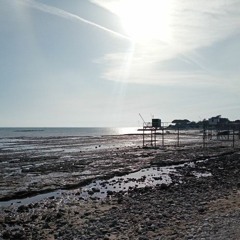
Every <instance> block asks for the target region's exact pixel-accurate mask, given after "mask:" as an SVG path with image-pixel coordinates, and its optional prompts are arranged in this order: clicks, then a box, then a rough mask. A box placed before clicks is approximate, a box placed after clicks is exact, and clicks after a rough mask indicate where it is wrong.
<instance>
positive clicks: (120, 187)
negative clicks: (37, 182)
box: [0, 163, 212, 207]
mask: <svg viewBox="0 0 240 240" xmlns="http://www.w3.org/2000/svg"><path fill="white" fill-rule="evenodd" d="M189 164H190V165H191V164H192V163H189ZM181 166H183V165H181ZM178 167H179V166H168V167H149V168H145V169H142V170H140V171H137V172H134V173H130V174H127V175H125V176H121V177H113V178H111V179H109V180H96V181H94V182H92V183H91V184H89V185H86V186H85V187H83V188H82V189H75V190H57V191H54V192H50V193H44V194H39V195H37V196H34V197H29V198H24V199H17V200H10V201H4V202H0V207H7V206H10V205H14V206H20V205H27V204H30V203H36V202H39V201H41V200H44V199H48V198H64V199H65V200H67V199H71V198H72V197H77V198H82V199H88V198H91V199H103V198H106V197H107V196H108V195H111V194H112V193H113V192H121V191H122V192H127V191H129V190H132V189H134V188H144V187H147V186H151V187H154V186H157V185H161V184H166V185H169V184H171V183H172V179H171V176H172V175H175V176H181V175H180V174H179V173H178V172H177V168H178ZM193 175H194V176H196V177H197V178H200V177H209V176H212V174H211V173H210V172H205V173H199V172H196V171H193ZM179 183H181V180H180V181H179Z"/></svg>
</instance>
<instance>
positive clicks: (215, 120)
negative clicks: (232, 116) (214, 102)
mask: <svg viewBox="0 0 240 240" xmlns="http://www.w3.org/2000/svg"><path fill="white" fill-rule="evenodd" d="M229 123H230V121H229V119H228V118H222V117H221V115H218V116H216V117H211V118H209V119H208V125H209V126H217V127H224V126H226V125H228V124H229Z"/></svg>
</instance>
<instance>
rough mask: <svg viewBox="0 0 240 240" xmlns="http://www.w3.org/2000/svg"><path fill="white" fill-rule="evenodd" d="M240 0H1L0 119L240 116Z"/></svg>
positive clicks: (61, 123) (85, 123) (78, 123)
mask: <svg viewBox="0 0 240 240" xmlns="http://www.w3.org/2000/svg"><path fill="white" fill-rule="evenodd" d="M239 52H240V1H239V0H211V1H209V0H201V1H199V0H181V1H179V0H68V1H66V0H11V1H9V0H0V127H127V126H141V125H142V119H141V118H140V116H139V113H140V114H141V116H142V117H143V118H144V120H145V121H146V122H148V121H151V119H152V118H160V119H161V120H162V121H163V122H171V121H172V120H174V119H189V120H191V121H200V120H202V119H204V118H206V119H208V118H210V117H212V116H216V115H222V117H227V118H229V119H230V120H236V119H240V91H239V90H240V80H239V77H240V67H239Z"/></svg>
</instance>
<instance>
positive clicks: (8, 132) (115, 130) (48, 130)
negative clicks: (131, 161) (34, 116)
mask: <svg viewBox="0 0 240 240" xmlns="http://www.w3.org/2000/svg"><path fill="white" fill-rule="evenodd" d="M137 133H139V132H138V127H0V138H14V137H68V136H86V137H88V136H89V137H92V136H105V135H123V134H137Z"/></svg>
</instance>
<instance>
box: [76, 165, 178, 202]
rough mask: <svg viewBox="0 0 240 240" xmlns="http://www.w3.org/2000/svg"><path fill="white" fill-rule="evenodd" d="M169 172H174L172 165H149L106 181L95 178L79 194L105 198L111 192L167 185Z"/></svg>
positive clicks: (169, 180) (85, 196)
mask: <svg viewBox="0 0 240 240" xmlns="http://www.w3.org/2000/svg"><path fill="white" fill-rule="evenodd" d="M170 173H176V169H174V168H173V167H161V168H156V167H150V168H145V169H142V170H140V171H138V172H134V173H130V174H127V175H125V176H121V177H114V178H111V179H109V180H108V181H104V180H97V181H95V182H93V183H91V184H89V185H88V186H86V187H84V188H83V190H82V192H81V194H80V196H81V197H83V198H84V199H86V198H89V197H92V198H105V197H106V196H107V195H108V194H111V193H112V192H120V191H128V190H131V189H133V188H144V187H146V186H152V187H154V186H156V185H161V184H163V183H164V184H167V185H169V184H170V183H171V182H172V180H171V177H170Z"/></svg>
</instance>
